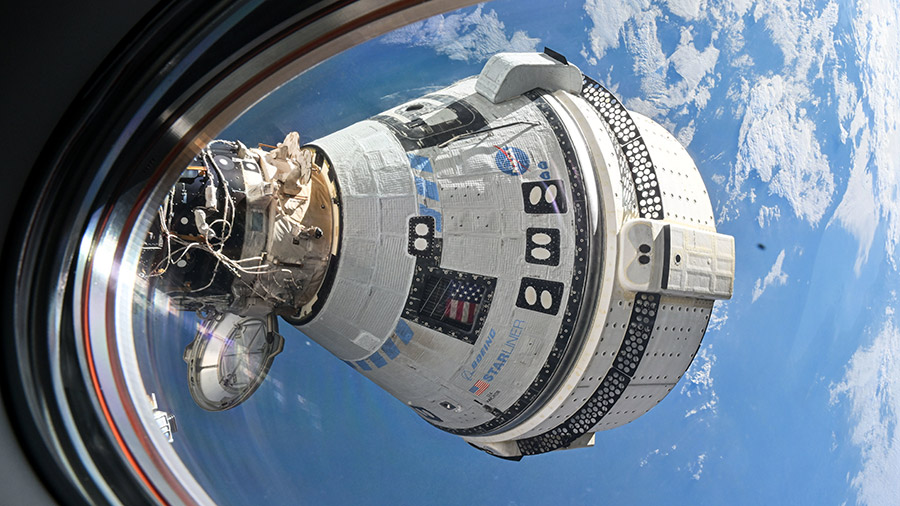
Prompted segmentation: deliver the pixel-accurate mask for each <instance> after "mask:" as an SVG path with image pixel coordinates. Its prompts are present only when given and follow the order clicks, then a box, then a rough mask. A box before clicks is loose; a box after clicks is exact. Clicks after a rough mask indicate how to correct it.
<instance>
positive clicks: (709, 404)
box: [679, 344, 719, 418]
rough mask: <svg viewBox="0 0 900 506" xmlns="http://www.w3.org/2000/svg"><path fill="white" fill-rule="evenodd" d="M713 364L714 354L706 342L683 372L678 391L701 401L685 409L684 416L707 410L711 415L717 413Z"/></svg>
mask: <svg viewBox="0 0 900 506" xmlns="http://www.w3.org/2000/svg"><path fill="white" fill-rule="evenodd" d="M714 365H716V355H715V353H713V352H712V345H711V344H707V345H704V346H702V347H701V348H700V352H699V353H697V356H696V357H694V360H693V362H691V366H690V367H689V368H688V370H687V372H685V373H684V378H683V380H682V383H681V390H680V391H679V393H680V394H681V395H684V396H686V397H688V398H690V399H697V400H699V401H700V403H701V404H700V405H699V406H696V407H694V408H691V409H689V410H688V411H686V412H685V414H684V417H685V418H690V417H692V416H694V415H696V414H698V413H702V412H708V413H709V414H711V415H716V414H717V413H718V411H717V406H718V404H719V396H718V395H717V394H716V391H715V388H713V377H712V370H713V366H714Z"/></svg>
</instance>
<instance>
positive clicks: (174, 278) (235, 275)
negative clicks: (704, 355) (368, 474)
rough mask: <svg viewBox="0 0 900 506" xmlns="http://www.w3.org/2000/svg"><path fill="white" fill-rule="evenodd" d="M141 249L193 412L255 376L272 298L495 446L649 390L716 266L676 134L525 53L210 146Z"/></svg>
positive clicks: (657, 396)
mask: <svg viewBox="0 0 900 506" xmlns="http://www.w3.org/2000/svg"><path fill="white" fill-rule="evenodd" d="M141 255H142V257H141V258H142V260H141V265H142V269H143V274H144V276H145V277H146V278H147V279H148V280H149V281H150V282H152V283H154V285H153V286H155V287H156V288H157V289H161V290H164V291H165V292H166V293H167V294H168V295H169V296H170V297H171V300H173V302H174V305H175V306H176V307H177V308H179V309H181V310H194V311H198V313H199V314H200V315H201V316H202V317H203V318H204V323H203V325H202V328H201V330H200V332H198V334H197V336H196V338H195V340H194V341H193V342H192V343H191V344H190V345H189V346H188V347H187V349H186V350H185V354H184V360H185V361H186V362H187V364H188V381H189V387H190V390H191V393H192V395H193V397H194V399H195V401H196V402H197V403H198V404H199V405H200V406H202V407H203V408H205V409H208V410H222V409H228V408H230V407H233V406H235V405H237V404H238V403H240V402H243V401H244V400H246V399H247V397H249V396H250V395H251V394H252V393H253V392H254V391H255V390H256V388H257V387H258V386H259V384H260V383H261V382H262V381H263V379H264V378H265V376H266V374H267V372H268V370H269V368H270V367H271V365H272V362H273V360H274V358H275V356H276V355H277V354H278V353H279V352H280V351H281V350H282V347H283V345H284V340H283V339H282V338H281V336H280V335H279V334H278V332H277V316H280V317H282V318H283V319H284V320H285V321H287V322H288V323H290V324H292V325H294V326H296V327H297V328H298V329H300V330H301V331H302V332H303V333H305V334H306V335H307V336H309V337H310V338H311V339H313V340H315V341H316V342H317V343H319V344H320V345H322V346H323V347H325V348H326V349H327V350H329V351H330V352H331V353H333V354H334V355H336V356H337V357H339V358H340V359H342V360H344V361H345V362H346V363H347V364H349V365H350V366H351V367H352V368H354V369H356V370H357V371H359V372H360V373H362V374H363V375H365V376H366V377H368V378H369V379H371V380H372V381H374V382H375V383H376V384H378V385H379V386H381V387H382V388H384V389H385V390H387V391H388V392H390V393H391V394H392V395H394V396H395V397H396V398H398V399H399V400H401V401H402V402H404V403H406V404H407V405H408V406H410V407H411V408H412V409H413V410H414V411H415V412H416V413H418V414H419V415H420V416H421V417H422V418H424V419H425V420H427V421H428V422H429V423H431V424H432V425H434V426H435V427H438V428H439V429H441V430H444V431H447V432H450V433H452V434H457V435H460V436H462V438H463V439H464V440H466V441H467V442H468V443H470V444H471V445H473V446H475V447H477V448H479V449H482V450H484V451H486V452H488V453H490V454H492V455H496V456H498V457H503V458H509V459H520V458H522V456H523V455H533V454H539V453H544V452H549V451H553V450H559V449H566V448H577V447H584V446H590V445H592V444H593V440H594V433H595V432H597V431H600V430H606V429H610V428H613V427H617V426H620V425H623V424H626V423H628V422H630V421H632V420H634V419H635V418H637V417H639V416H640V415H642V414H643V413H645V412H647V411H648V410H649V409H650V408H652V407H653V406H655V405H656V404H657V403H658V402H659V401H660V400H662V398H663V397H665V396H666V394H667V393H669V391H671V390H672V388H673V387H674V386H675V384H676V383H677V382H678V380H679V378H681V376H682V375H683V374H684V372H685V371H686V370H687V368H688V366H689V365H690V363H691V360H692V359H693V357H694V355H695V353H696V352H697V349H698V347H699V345H700V341H701V339H702V337H703V335H704V333H705V331H706V327H707V324H708V323H709V319H710V313H711V311H712V308H713V302H714V300H716V299H727V298H730V297H731V294H732V285H733V279H734V241H733V238H732V237H730V236H726V235H721V234H718V233H716V230H715V221H714V218H713V214H712V207H711V205H710V200H709V196H708V195H707V192H706V188H705V186H704V183H703V181H702V179H701V176H700V173H699V172H698V170H697V168H696V166H695V165H694V163H693V161H692V160H691V158H690V155H688V153H687V151H686V150H685V149H684V148H683V147H682V146H681V145H680V144H679V143H678V141H676V140H675V138H674V137H673V136H672V135H671V134H669V132H667V131H666V130H665V129H664V128H662V127H661V126H660V125H658V124H657V123H655V122H654V121H652V120H650V119H648V118H646V117H644V116H642V115H640V114H637V113H634V112H630V111H628V110H626V109H625V107H624V106H623V105H622V104H621V103H620V102H619V101H618V100H617V99H616V98H615V97H614V96H613V95H612V94H611V93H610V92H609V91H607V90H606V89H604V88H603V87H602V86H600V85H599V84H598V83H597V82H595V81H594V80H592V79H590V78H588V77H586V76H583V75H582V73H581V71H580V70H579V69H578V68H577V67H576V66H574V65H571V64H568V63H567V62H566V60H565V58H564V57H562V56H561V55H558V54H557V53H554V52H552V51H549V50H547V51H545V53H543V54H541V53H501V54H497V55H495V56H493V57H492V58H491V59H490V60H489V61H488V62H487V64H486V65H485V67H484V69H483V70H482V72H481V73H480V75H478V76H477V77H474V76H473V77H471V78H468V79H464V80H462V81H459V82H457V83H456V84H453V85H452V86H450V87H448V88H445V89H443V90H440V91H437V92H434V93H430V94H428V95H426V96H424V97H422V98H419V99H416V100H413V101H411V102H407V103H405V104H402V105H400V106H398V107H395V108H393V109H391V110H388V111H385V112H384V113H382V114H379V115H377V116H375V117H373V118H370V119H368V120H365V121H361V122H359V123H356V124H353V125H351V126H349V127H347V128H344V129H342V130H340V131H337V132H335V133H333V134H330V135H327V136H325V137H323V138H321V139H317V140H315V141H313V142H311V143H309V144H307V145H305V146H300V145H299V137H298V135H297V134H296V133H292V134H289V135H288V137H287V138H286V139H285V141H284V142H283V143H281V144H279V145H278V147H277V148H275V149H272V150H269V151H266V150H264V149H260V148H248V147H247V146H245V145H243V144H242V143H240V142H229V141H215V142H214V143H212V144H210V145H209V146H208V147H207V148H205V149H204V150H203V151H202V152H201V153H200V155H198V156H197V158H195V160H194V162H193V163H192V165H191V166H190V167H188V169H187V170H186V171H185V172H184V173H183V174H182V176H181V178H180V179H179V181H178V183H177V184H176V186H175V187H174V188H173V189H172V191H171V192H170V193H169V197H168V199H167V200H166V202H165V203H164V204H163V205H162V207H161V208H160V210H159V213H158V217H157V218H156V221H155V223H154V225H153V226H152V228H151V232H150V233H149V235H148V236H147V240H146V242H145V245H144V248H143V250H142V254H141Z"/></svg>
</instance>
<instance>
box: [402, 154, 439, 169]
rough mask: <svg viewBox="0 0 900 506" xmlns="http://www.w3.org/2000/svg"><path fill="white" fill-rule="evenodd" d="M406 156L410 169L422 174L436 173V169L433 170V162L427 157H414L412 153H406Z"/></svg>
mask: <svg viewBox="0 0 900 506" xmlns="http://www.w3.org/2000/svg"><path fill="white" fill-rule="evenodd" d="M406 156H407V157H409V166H410V167H412V168H414V169H416V170H418V171H420V172H434V169H432V168H431V160H430V159H428V158H427V157H424V156H419V155H414V154H412V153H406Z"/></svg>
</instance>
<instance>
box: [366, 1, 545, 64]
mask: <svg viewBox="0 0 900 506" xmlns="http://www.w3.org/2000/svg"><path fill="white" fill-rule="evenodd" d="M381 41H382V42H383V43H385V44H408V45H413V46H427V47H431V48H434V50H435V51H437V52H438V53H439V54H443V55H446V56H448V57H449V58H450V59H451V60H463V61H474V62H480V61H485V60H487V59H488V58H490V57H491V56H492V55H493V54H494V53H498V52H501V51H512V52H528V51H535V50H536V48H537V44H538V42H540V39H536V38H533V37H529V36H528V34H526V33H525V32H523V31H516V32H515V33H513V34H512V36H507V35H506V26H505V25H504V24H503V22H502V21H500V19H499V18H498V17H497V13H496V11H493V10H490V11H488V12H487V13H486V14H485V13H483V9H482V6H481V5H479V6H478V7H477V8H476V9H475V10H474V11H472V12H471V13H468V14H464V13H454V14H447V15H437V16H434V17H431V18H428V19H426V20H423V21H419V22H418V23H413V24H411V25H407V26H404V27H403V28H400V29H398V30H395V31H393V32H391V33H389V34H387V35H385V36H384V37H383V38H382V39H381Z"/></svg>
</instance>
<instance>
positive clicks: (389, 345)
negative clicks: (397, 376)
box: [381, 339, 400, 360]
mask: <svg viewBox="0 0 900 506" xmlns="http://www.w3.org/2000/svg"><path fill="white" fill-rule="evenodd" d="M381 351H383V352H384V354H385V355H387V356H388V358H389V359H391V360H394V359H395V358H397V357H398V356H399V355H400V350H398V349H397V345H396V344H394V341H392V340H390V339H388V340H387V341H385V342H384V344H382V345H381Z"/></svg>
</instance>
